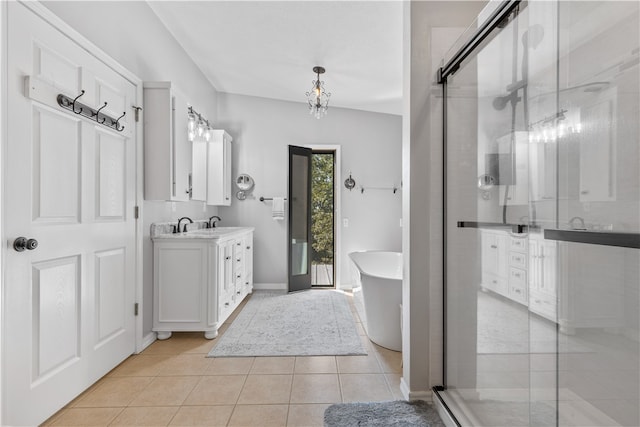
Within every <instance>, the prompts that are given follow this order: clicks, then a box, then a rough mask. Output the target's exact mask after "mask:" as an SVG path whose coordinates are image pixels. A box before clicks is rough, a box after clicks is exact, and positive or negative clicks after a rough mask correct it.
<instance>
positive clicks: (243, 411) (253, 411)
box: [228, 405, 289, 427]
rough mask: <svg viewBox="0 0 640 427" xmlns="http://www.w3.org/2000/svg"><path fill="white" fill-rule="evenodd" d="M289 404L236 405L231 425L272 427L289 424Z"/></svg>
mask: <svg viewBox="0 0 640 427" xmlns="http://www.w3.org/2000/svg"><path fill="white" fill-rule="evenodd" d="M288 409H289V407H288V405H236V407H235V409H234V410H233V415H231V420H229V424H228V425H229V426H234V427H235V426H238V427H270V426H285V425H286V424H287V411H288Z"/></svg>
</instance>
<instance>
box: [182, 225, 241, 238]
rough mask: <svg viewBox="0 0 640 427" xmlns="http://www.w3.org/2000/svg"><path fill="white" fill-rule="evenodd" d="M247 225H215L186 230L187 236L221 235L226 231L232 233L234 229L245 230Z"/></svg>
mask: <svg viewBox="0 0 640 427" xmlns="http://www.w3.org/2000/svg"><path fill="white" fill-rule="evenodd" d="M246 228H247V227H215V228H201V229H199V230H193V231H188V232H187V233H186V234H187V236H203V237H207V236H221V235H223V234H227V233H234V232H236V231H240V230H245V229H246Z"/></svg>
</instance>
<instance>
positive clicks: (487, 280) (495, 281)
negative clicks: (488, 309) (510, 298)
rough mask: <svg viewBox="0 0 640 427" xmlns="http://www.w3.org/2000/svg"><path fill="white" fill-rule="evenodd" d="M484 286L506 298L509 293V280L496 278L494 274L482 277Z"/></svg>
mask: <svg viewBox="0 0 640 427" xmlns="http://www.w3.org/2000/svg"><path fill="white" fill-rule="evenodd" d="M482 286H483V287H484V288H486V289H489V290H491V291H493V292H496V293H499V294H500V295H505V296H506V295H508V293H509V285H508V283H507V280H506V279H504V278H502V277H498V276H494V275H493V274H483V275H482Z"/></svg>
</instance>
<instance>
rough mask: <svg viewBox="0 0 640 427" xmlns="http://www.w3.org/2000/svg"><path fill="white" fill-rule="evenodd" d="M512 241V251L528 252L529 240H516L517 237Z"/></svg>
mask: <svg viewBox="0 0 640 427" xmlns="http://www.w3.org/2000/svg"><path fill="white" fill-rule="evenodd" d="M510 240H511V247H510V249H511V250H512V251H518V252H526V249H527V239H516V238H515V237H512V238H511V239H510Z"/></svg>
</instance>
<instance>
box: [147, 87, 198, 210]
mask: <svg viewBox="0 0 640 427" xmlns="http://www.w3.org/2000/svg"><path fill="white" fill-rule="evenodd" d="M143 93H144V114H143V115H144V174H145V176H144V178H145V179H144V184H145V188H144V198H145V199H146V200H172V201H188V200H190V174H191V156H192V147H191V142H189V140H188V137H187V107H188V103H187V100H186V98H185V97H184V95H182V94H181V93H180V91H179V90H177V89H176V87H175V86H174V85H173V84H172V83H171V82H145V83H144V92H143Z"/></svg>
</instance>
